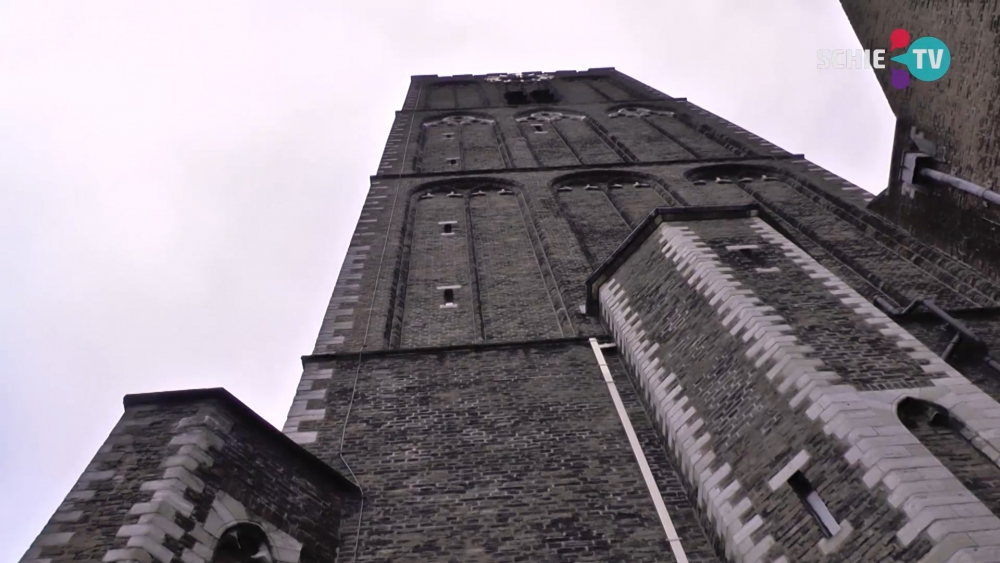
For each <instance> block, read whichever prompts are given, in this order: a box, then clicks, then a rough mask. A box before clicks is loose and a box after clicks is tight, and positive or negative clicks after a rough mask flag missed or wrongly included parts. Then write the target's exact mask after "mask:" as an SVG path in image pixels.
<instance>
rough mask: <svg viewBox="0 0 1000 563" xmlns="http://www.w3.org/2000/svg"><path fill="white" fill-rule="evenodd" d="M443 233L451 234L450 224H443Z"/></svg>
mask: <svg viewBox="0 0 1000 563" xmlns="http://www.w3.org/2000/svg"><path fill="white" fill-rule="evenodd" d="M444 232H445V233H451V223H445V224H444Z"/></svg>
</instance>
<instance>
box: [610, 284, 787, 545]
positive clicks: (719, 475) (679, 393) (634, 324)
mask: <svg viewBox="0 0 1000 563" xmlns="http://www.w3.org/2000/svg"><path fill="white" fill-rule="evenodd" d="M599 297H600V300H601V303H602V305H603V307H602V313H603V315H604V318H605V320H606V322H607V324H608V326H609V327H610V328H611V332H612V334H613V336H614V339H615V342H616V343H617V344H618V349H619V350H620V351H621V353H622V357H623V358H624V359H625V361H626V363H627V364H628V365H629V367H630V368H631V369H632V370H634V372H635V374H636V376H637V377H636V379H637V380H638V381H639V384H640V386H641V388H642V391H643V392H644V393H645V395H646V400H647V402H648V404H649V405H650V407H651V408H652V410H653V415H654V418H655V421H656V423H657V424H658V425H659V430H660V432H661V433H662V435H663V436H665V437H666V438H667V441H668V444H669V446H670V447H671V448H672V449H673V451H674V453H675V454H676V456H677V459H678V460H679V461H680V462H681V470H682V472H683V473H684V476H685V477H686V478H687V479H688V481H689V482H690V483H691V484H692V485H694V486H695V487H696V488H697V489H698V504H699V505H700V506H701V507H702V509H704V510H705V513H706V514H707V515H708V516H709V520H711V521H712V523H713V524H714V525H715V527H716V532H717V533H718V534H719V537H721V538H722V539H723V540H724V541H725V543H726V553H727V556H729V557H732V558H734V560H735V561H737V562H738V563H756V562H761V561H763V557H764V556H765V555H766V554H767V551H768V550H769V549H770V546H771V545H772V544H773V543H774V540H773V538H771V537H770V536H767V537H765V538H762V539H761V540H760V541H758V542H755V541H754V540H753V538H752V534H753V532H755V531H756V530H757V529H758V528H759V527H760V526H761V525H762V524H763V520H762V519H761V517H760V515H759V514H755V513H753V512H752V510H751V508H752V506H751V502H750V499H749V497H747V496H746V494H745V493H744V492H743V491H742V489H741V487H740V484H739V482H738V481H737V480H736V479H735V478H733V476H732V468H731V467H730V465H729V464H728V463H721V462H719V461H716V455H715V452H713V451H711V449H710V448H709V447H708V442H709V440H710V439H711V437H710V435H709V433H708V432H707V431H704V430H702V427H703V426H704V424H705V421H704V420H703V419H702V418H701V417H700V416H699V415H698V413H697V409H695V408H694V407H693V406H689V405H688V398H687V397H686V396H685V394H684V389H683V387H682V386H681V385H680V382H679V381H678V380H677V376H676V375H675V374H673V373H671V374H669V375H666V371H665V370H664V368H663V367H661V366H660V365H659V363H660V360H659V359H658V358H656V357H655V355H654V352H656V350H657V349H658V348H659V345H658V344H655V343H651V342H650V341H649V340H647V339H646V338H645V331H643V330H642V327H641V325H642V321H641V320H640V319H639V315H638V313H636V312H634V311H633V310H632V309H631V307H629V299H628V297H626V296H625V291H624V289H623V288H622V287H621V286H620V285H619V284H618V282H617V281H615V280H614V279H611V280H609V281H608V282H607V283H606V284H604V285H603V286H602V287H601V289H600V291H599Z"/></svg>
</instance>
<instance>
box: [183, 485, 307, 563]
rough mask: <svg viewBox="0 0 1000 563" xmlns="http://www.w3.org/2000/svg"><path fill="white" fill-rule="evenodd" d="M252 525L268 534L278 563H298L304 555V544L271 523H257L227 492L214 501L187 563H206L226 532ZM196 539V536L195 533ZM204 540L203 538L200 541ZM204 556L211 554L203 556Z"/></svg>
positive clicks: (187, 552)
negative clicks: (231, 528)
mask: <svg viewBox="0 0 1000 563" xmlns="http://www.w3.org/2000/svg"><path fill="white" fill-rule="evenodd" d="M242 523H249V524H255V525H257V526H260V528H261V530H263V531H264V533H265V534H267V539H268V541H269V542H270V544H271V545H270V548H271V555H272V556H273V557H274V561H275V563H298V561H299V557H300V556H301V552H302V542H300V541H298V540H296V539H295V538H293V537H292V536H290V535H288V534H287V533H285V532H283V531H282V530H280V529H278V528H277V527H276V526H274V525H273V524H271V523H269V522H265V521H260V520H254V519H252V518H251V517H250V516H249V514H248V513H247V510H246V507H244V506H243V504H242V503H241V502H240V501H238V500H236V499H235V498H233V497H231V496H229V495H228V494H226V493H225V492H223V491H219V492H218V493H217V494H216V495H215V499H214V500H213V501H212V508H211V509H210V510H209V511H208V516H206V517H205V523H204V524H203V525H202V526H201V527H197V528H198V532H199V534H198V536H196V538H197V539H198V541H197V542H196V543H195V545H194V547H193V548H191V549H190V550H185V555H186V556H187V558H185V559H184V561H185V563H204V561H205V560H207V559H210V558H211V554H212V552H213V551H214V550H215V546H216V544H217V543H218V540H219V539H220V538H221V537H222V535H223V534H225V532H226V530H227V529H229V528H230V527H232V526H234V525H236V524H242ZM192 535H194V534H193V533H192ZM199 536H200V537H199ZM201 554H207V556H205V555H201Z"/></svg>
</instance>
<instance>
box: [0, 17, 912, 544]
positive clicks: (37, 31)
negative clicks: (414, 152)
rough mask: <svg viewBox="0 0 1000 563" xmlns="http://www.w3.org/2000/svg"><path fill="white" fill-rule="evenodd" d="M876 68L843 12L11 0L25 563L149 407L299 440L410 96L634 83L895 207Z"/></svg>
mask: <svg viewBox="0 0 1000 563" xmlns="http://www.w3.org/2000/svg"><path fill="white" fill-rule="evenodd" d="M858 47H859V45H858V41H857V39H856V37H855V36H854V33H853V31H852V30H851V28H850V25H849V24H848V22H847V19H846V17H845V16H844V14H843V12H842V11H841V9H840V5H839V3H838V2H837V1H836V0H816V1H810V2H803V1H802V0H729V1H724V0H698V1H690V0H689V1H674V0H652V1H645V0H644V1H635V0H633V1H629V0H618V1H616V2H611V1H610V0H605V1H602V2H597V1H592V0H578V1H576V2H545V1H544V0H505V1H503V2H492V3H482V2H470V1H468V0H447V1H434V2H426V1H419V0H417V1H414V0H409V1H382V0H368V1H362V2H343V1H341V2H329V1H323V2H318V1H317V2H306V1H301V2H277V1H274V2H254V1H249V0H241V1H239V2H224V1H221V0H215V1H213V2H187V1H177V0H174V1H171V2H152V1H149V0H144V1H142V2H135V1H129V2H104V1H97V0H88V1H86V2H81V1H79V0H73V1H67V2H46V1H41V0H25V1H22V2H7V1H5V0H0V538H2V539H3V541H0V561H16V560H17V559H19V558H20V556H21V555H22V554H23V552H24V551H25V549H27V547H28V545H29V544H30V543H31V541H32V540H33V539H34V537H35V535H36V534H38V532H39V531H40V530H41V528H42V526H43V525H44V524H45V522H46V521H47V519H48V518H49V516H50V515H51V514H52V512H53V511H54V509H55V508H56V506H58V505H59V503H60V502H61V501H62V499H63V498H64V496H65V495H66V493H67V492H68V491H69V489H70V487H71V486H72V485H73V483H74V482H75V481H76V479H77V477H78V476H79V474H80V473H81V471H82V470H83V468H84V467H85V466H86V464H87V463H88V462H89V461H90V459H91V457H92V456H93V455H94V454H95V453H96V450H97V448H98V447H99V446H100V445H101V443H102V442H103V440H104V439H105V438H106V436H107V434H108V432H109V431H110V430H111V428H112V427H113V426H114V424H115V422H116V421H117V419H118V417H119V416H120V415H121V412H122V406H121V399H122V396H123V395H125V394H127V393H139V392H147V391H158V390H168V389H184V388H193V387H215V386H223V387H226V388H227V389H229V390H230V391H232V392H233V393H234V394H235V395H236V396H237V397H239V398H240V399H241V400H243V401H244V402H245V403H247V404H248V405H250V406H251V407H252V408H253V409H255V410H256V411H257V412H258V413H260V414H261V415H262V416H264V417H265V418H266V419H267V420H269V421H270V422H271V423H272V424H275V425H277V426H279V427H280V426H281V423H282V422H283V420H284V417H285V414H286V412H287V409H288V406H289V405H290V403H291V400H292V395H293V393H294V389H295V386H296V384H297V382H298V378H299V375H300V369H301V364H300V362H299V357H300V356H301V355H303V354H307V353H309V352H310V351H311V349H312V344H313V342H314V339H315V335H316V333H317V331H318V329H319V324H320V320H321V319H322V316H323V312H324V309H325V308H326V305H327V301H328V299H329V296H330V293H331V292H332V290H333V286H334V282H335V278H336V274H337V272H338V271H339V269H340V265H341V262H342V260H343V257H344V253H345V252H346V249H347V244H348V242H349V239H350V234H351V232H352V231H353V229H354V223H355V221H356V220H357V218H358V215H359V213H360V210H361V204H362V200H363V198H364V195H365V193H366V191H367V188H368V176H369V175H370V174H372V173H374V172H375V169H376V166H377V164H378V160H379V157H380V156H381V153H382V146H383V143H384V142H385V138H386V136H387V134H388V130H389V126H390V124H391V122H392V118H393V112H394V111H395V110H396V109H398V108H399V107H400V106H401V105H402V101H403V97H404V95H405V93H406V88H407V85H408V81H409V76H410V75H414V74H438V75H442V76H444V75H451V74H468V73H474V74H480V73H489V72H515V71H531V70H538V71H553V70H568V69H587V68H590V67H604V66H614V67H616V68H618V69H619V70H621V71H623V72H625V73H627V74H630V75H631V76H634V77H635V78H637V79H639V80H640V81H643V82H645V83H647V84H650V85H651V86H653V87H655V88H657V89H659V90H661V91H663V92H665V93H667V94H670V95H672V96H677V97H687V98H688V99H689V100H690V101H691V102H693V103H695V104H698V105H700V106H701V107H703V108H705V109H707V110H709V111H712V112H715V113H717V114H718V115H720V116H722V117H724V118H726V119H729V120H730V121H733V122H735V123H737V124H740V125H741V126H743V127H745V128H747V129H749V130H750V131H752V132H754V133H756V134H758V135H761V136H762V137H764V138H766V139H768V140H770V141H772V142H774V143H775V144H777V145H779V146H781V147H783V148H785V149H787V150H790V151H792V152H800V153H805V155H806V157H807V158H810V159H811V160H813V162H816V163H818V164H820V165H822V166H825V167H827V168H828V169H830V170H832V171H833V172H835V173H837V174H839V175H841V176H843V177H845V178H847V179H849V180H851V181H853V182H855V183H857V184H858V185H860V186H862V187H863V188H865V189H867V190H869V191H872V192H878V191H880V190H881V189H882V188H883V186H884V185H885V182H886V179H887V175H888V166H889V162H888V158H889V151H890V143H891V133H892V127H893V121H894V119H893V116H892V114H891V111H890V110H889V107H888V104H887V103H886V102H885V100H884V98H883V95H882V93H881V91H880V89H879V87H878V84H877V83H876V81H875V78H874V76H873V75H872V74H871V72H872V71H861V70H822V71H821V70H817V68H816V66H817V58H816V51H817V49H838V48H858Z"/></svg>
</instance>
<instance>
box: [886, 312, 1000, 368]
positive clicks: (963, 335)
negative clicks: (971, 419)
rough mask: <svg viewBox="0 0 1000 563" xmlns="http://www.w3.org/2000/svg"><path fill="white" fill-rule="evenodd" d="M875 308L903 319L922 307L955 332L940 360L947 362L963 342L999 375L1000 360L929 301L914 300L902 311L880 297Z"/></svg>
mask: <svg viewBox="0 0 1000 563" xmlns="http://www.w3.org/2000/svg"><path fill="white" fill-rule="evenodd" d="M874 303H875V306H876V307H878V308H879V309H881V310H883V311H885V314H887V315H889V316H890V317H892V318H899V317H905V316H907V315H909V314H910V313H912V312H913V311H914V310H915V309H916V308H917V307H920V306H923V307H924V308H925V309H927V310H928V311H930V312H931V314H933V315H934V316H935V317H937V318H938V319H940V320H941V321H942V322H944V323H945V324H947V325H948V326H950V327H951V328H952V329H954V330H955V336H954V338H952V339H951V342H949V343H948V347H947V348H946V349H945V351H944V353H943V354H941V359H943V360H945V361H947V360H948V357H949V356H951V354H952V352H954V351H955V347H956V346H957V345H958V343H959V342H960V341H965V342H968V343H969V344H971V345H972V346H973V347H975V348H976V349H977V350H980V351H982V352H984V354H983V355H984V358H983V362H984V363H985V364H986V365H987V366H989V367H990V368H992V369H993V371H995V372H997V373H1000V360H997V359H995V358H993V357H991V356H989V355H988V354H989V350H988V348H987V346H986V343H985V342H983V340H982V339H981V338H979V337H978V336H976V334H975V333H974V332H972V331H971V330H969V327H967V326H965V323H963V322H962V321H960V320H958V319H956V318H955V317H953V316H951V315H949V314H948V312H947V311H945V310H944V309H942V308H941V307H938V306H937V304H936V303H934V301H932V300H930V299H914V300H913V302H912V303H910V304H909V305H907V306H906V307H904V308H902V309H896V308H894V307H893V306H892V305H891V304H890V303H889V302H888V301H886V300H885V299H883V298H882V297H875V299H874Z"/></svg>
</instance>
